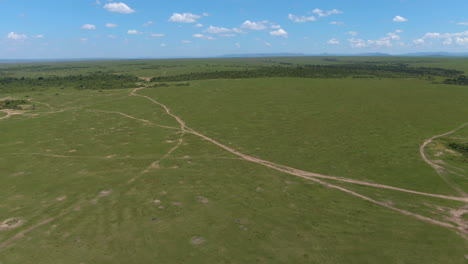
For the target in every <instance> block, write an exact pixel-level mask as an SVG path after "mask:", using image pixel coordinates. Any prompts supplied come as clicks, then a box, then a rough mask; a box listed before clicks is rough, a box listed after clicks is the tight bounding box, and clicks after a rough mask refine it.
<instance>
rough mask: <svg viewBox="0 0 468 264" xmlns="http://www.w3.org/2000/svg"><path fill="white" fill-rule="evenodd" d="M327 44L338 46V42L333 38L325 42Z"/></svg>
mask: <svg viewBox="0 0 468 264" xmlns="http://www.w3.org/2000/svg"><path fill="white" fill-rule="evenodd" d="M327 43H328V44H330V45H338V44H340V41H339V40H337V39H335V38H332V39H330V40H329V41H327Z"/></svg>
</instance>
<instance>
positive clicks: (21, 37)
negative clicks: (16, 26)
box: [7, 32, 28, 40]
mask: <svg viewBox="0 0 468 264" xmlns="http://www.w3.org/2000/svg"><path fill="white" fill-rule="evenodd" d="M27 38H28V36H26V35H24V34H18V33H15V32H10V33H8V35H7V39H12V40H25V39H27Z"/></svg>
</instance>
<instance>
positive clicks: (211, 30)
mask: <svg viewBox="0 0 468 264" xmlns="http://www.w3.org/2000/svg"><path fill="white" fill-rule="evenodd" d="M205 32H206V33H210V34H222V33H228V32H232V30H231V29H229V28H223V27H213V26H209V27H208V28H207V29H205Z"/></svg>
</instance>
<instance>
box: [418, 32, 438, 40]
mask: <svg viewBox="0 0 468 264" xmlns="http://www.w3.org/2000/svg"><path fill="white" fill-rule="evenodd" d="M441 36H442V35H441V34H440V33H437V32H434V33H432V32H429V33H426V34H425V35H424V37H423V38H425V39H427V38H430V39H433V38H434V39H437V38H440V37H441Z"/></svg>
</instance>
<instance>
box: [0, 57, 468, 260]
mask: <svg viewBox="0 0 468 264" xmlns="http://www.w3.org/2000/svg"><path fill="white" fill-rule="evenodd" d="M333 59H334V60H330V59H327V58H322V57H317V58H255V59H219V60H215V59H206V60H161V61H159V60H158V61H116V62H108V61H106V62H73V63H72V62H70V63H68V62H67V63H45V64H43V63H40V64H23V65H12V64H8V65H0V73H1V74H3V75H6V76H14V77H23V76H24V77H34V78H37V77H39V76H47V75H50V76H52V75H55V76H60V75H63V76H65V75H69V74H86V73H90V72H95V71H99V70H101V71H103V72H113V73H120V72H125V73H129V74H134V75H136V76H139V77H157V76H163V75H164V74H167V75H178V74H184V73H189V72H205V71H206V72H209V71H215V70H220V69H222V70H238V69H245V67H250V68H255V67H259V66H265V65H266V66H268V65H271V64H277V65H282V64H281V63H283V64H284V63H294V64H323V65H326V64H338V63H350V62H349V60H352V62H353V63H361V62H366V61H367V62H368V61H372V60H377V61H379V62H381V63H393V62H395V61H396V62H401V61H404V63H409V64H411V65H416V66H424V67H442V68H448V69H457V70H461V71H465V68H466V62H464V61H462V60H460V59H451V60H448V59H434V58H421V59H420V58H418V59H416V58H413V59H410V58H385V59H383V58H370V57H366V58H364V57H363V58H352V59H351V58H345V57H343V58H333ZM336 60H338V61H336ZM38 66H40V67H38ZM47 69H48V70H47ZM466 69H467V70H468V68H466ZM1 74H0V76H1ZM188 83H189V85H188V86H175V85H174V84H170V85H169V86H167V87H162V86H161V87H149V86H151V84H152V83H147V82H144V81H141V83H138V84H135V88H137V87H139V88H138V89H133V88H132V89H108V90H100V89H99V87H96V90H77V89H72V88H63V89H56V88H50V89H47V88H43V89H40V90H37V91H28V92H8V93H3V94H0V99H1V98H6V97H11V98H13V99H17V100H28V101H29V104H30V105H34V109H30V110H2V111H3V112H0V168H1V170H0V186H2V187H1V188H2V189H1V190H2V191H1V192H0V263H1V264H6V263H320V264H321V263H356V264H358V263H359V264H361V263H405V264H406V263H450V264H451V263H466V255H467V254H468V253H467V248H468V243H467V234H466V232H467V214H466V213H467V203H466V202H467V200H466V199H465V200H463V197H466V196H464V195H465V194H464V190H466V189H467V188H468V183H467V177H468V173H467V171H468V163H467V160H468V157H467V156H466V155H465V154H464V153H463V152H460V151H459V150H457V149H453V148H451V147H450V146H454V145H453V144H457V145H456V146H463V144H465V143H467V141H468V126H464V127H461V126H462V125H463V124H466V123H467V122H468V108H467V105H468V86H458V85H444V84H435V83H432V82H430V81H427V80H423V79H419V78H395V79H386V78H370V79H353V78H340V79H332V78H328V79H321V78H315V79H309V78H252V79H217V80H200V81H190V82H188ZM457 128H460V129H459V130H456V131H453V133H450V134H447V135H444V136H441V137H434V136H436V135H441V134H444V133H447V132H451V131H452V130H455V129H457ZM433 137H434V138H433ZM429 139H432V140H429ZM424 142H426V143H427V144H426V145H425V147H424V148H423V149H422V150H420V148H421V146H422V145H423V143H424ZM450 144H452V145H450ZM421 151H422V152H421ZM424 157H426V159H427V161H425V160H424ZM436 165H437V166H436ZM285 166H288V167H285ZM292 168H295V169H296V170H293V169H292ZM311 173H315V174H314V175H312V174H311ZM377 184H380V185H377ZM396 188H399V189H396Z"/></svg>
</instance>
